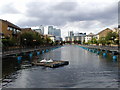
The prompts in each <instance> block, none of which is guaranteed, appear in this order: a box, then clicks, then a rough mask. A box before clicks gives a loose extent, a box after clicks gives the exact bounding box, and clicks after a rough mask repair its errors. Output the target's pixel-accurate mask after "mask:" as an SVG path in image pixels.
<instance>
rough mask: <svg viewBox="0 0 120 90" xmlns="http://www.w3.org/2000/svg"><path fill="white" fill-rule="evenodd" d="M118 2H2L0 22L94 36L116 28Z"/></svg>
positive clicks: (58, 0)
mask: <svg viewBox="0 0 120 90" xmlns="http://www.w3.org/2000/svg"><path fill="white" fill-rule="evenodd" d="M118 1H119V0H1V2H0V19H4V20H8V21H10V22H12V23H14V24H15V25H17V26H19V27H23V28H25V27H36V26H40V25H43V26H44V27H45V33H46V34H47V29H48V26H49V25H53V26H54V27H56V28H60V29H61V32H62V37H65V36H67V35H68V31H74V32H75V33H77V32H82V33H85V32H86V33H87V34H89V33H90V32H92V33H94V34H97V33H98V32H100V31H102V30H103V29H105V28H111V29H112V28H115V27H117V26H118Z"/></svg>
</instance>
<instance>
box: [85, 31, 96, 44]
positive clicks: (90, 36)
mask: <svg viewBox="0 0 120 90" xmlns="http://www.w3.org/2000/svg"><path fill="white" fill-rule="evenodd" d="M95 36H96V35H95V34H93V33H90V34H88V35H86V36H85V42H86V43H87V42H88V41H89V40H91V39H92V38H93V37H95Z"/></svg>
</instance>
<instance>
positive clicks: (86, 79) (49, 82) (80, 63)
mask: <svg viewBox="0 0 120 90" xmlns="http://www.w3.org/2000/svg"><path fill="white" fill-rule="evenodd" d="M40 58H41V59H42V58H46V59H50V58H51V59H54V60H68V61H69V62H70V64H69V65H67V66H63V67H59V68H54V69H53V68H48V67H47V68H46V67H41V66H33V67H30V68H27V69H19V70H17V69H13V68H14V67H17V66H16V65H15V63H16V62H9V63H10V64H7V63H5V64H4V65H7V69H5V68H6V66H5V67H4V68H3V70H4V71H3V74H9V76H8V77H6V79H9V82H4V83H3V87H6V88H117V87H118V86H119V81H118V78H119V76H118V63H117V62H114V61H112V59H111V58H110V57H108V58H109V59H107V58H103V57H102V56H100V55H96V54H95V53H91V52H89V51H87V50H84V49H82V48H79V47H78V46H76V45H65V46H63V47H61V48H58V49H55V50H53V51H50V52H47V53H45V54H42V55H40ZM13 63H14V64H13ZM8 68H9V69H8Z"/></svg>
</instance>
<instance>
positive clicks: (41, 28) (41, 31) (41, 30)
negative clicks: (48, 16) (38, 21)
mask: <svg viewBox="0 0 120 90" xmlns="http://www.w3.org/2000/svg"><path fill="white" fill-rule="evenodd" d="M39 29H40V33H41V34H44V27H43V26H42V25H40V27H39Z"/></svg>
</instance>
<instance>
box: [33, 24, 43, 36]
mask: <svg viewBox="0 0 120 90" xmlns="http://www.w3.org/2000/svg"><path fill="white" fill-rule="evenodd" d="M33 30H35V31H36V32H38V33H40V34H44V27H43V26H42V25H40V26H39V28H38V29H33Z"/></svg>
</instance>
